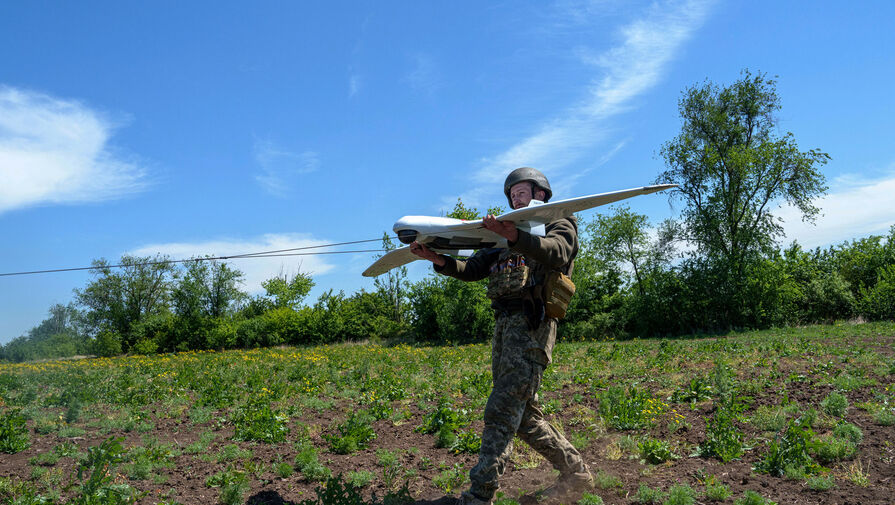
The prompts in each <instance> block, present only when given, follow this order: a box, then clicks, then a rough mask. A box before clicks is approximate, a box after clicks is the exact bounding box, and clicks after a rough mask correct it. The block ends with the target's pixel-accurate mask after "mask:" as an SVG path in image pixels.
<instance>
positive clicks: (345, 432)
mask: <svg viewBox="0 0 895 505" xmlns="http://www.w3.org/2000/svg"><path fill="white" fill-rule="evenodd" d="M372 422H373V418H372V417H371V416H370V415H369V413H368V412H367V411H365V410H359V411H357V412H352V413H351V414H350V415H349V416H348V419H346V420H345V422H343V423H341V424H339V425H338V427H337V428H336V430H337V431H338V435H324V438H325V439H326V440H327V442H329V447H330V450H331V451H333V452H334V453H336V454H351V453H354V452H357V451H358V450H359V449H365V448H366V447H367V445H369V443H370V442H371V441H372V440H373V439H375V438H376V432H375V431H374V430H373V426H372Z"/></svg>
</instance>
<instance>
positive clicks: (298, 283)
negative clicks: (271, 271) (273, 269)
mask: <svg viewBox="0 0 895 505" xmlns="http://www.w3.org/2000/svg"><path fill="white" fill-rule="evenodd" d="M261 285H262V286H263V287H264V290H265V291H266V292H267V296H268V297H270V298H272V299H273V306H274V307H275V308H283V307H287V308H291V309H293V310H294V309H297V308H298V307H299V306H301V303H302V301H304V299H305V297H306V296H308V293H310V292H311V289H312V288H313V287H314V279H313V278H311V275H310V274H306V273H303V272H297V273H296V274H295V275H293V276H292V277H291V278H290V277H289V276H288V275H287V274H286V273H285V272H280V275H278V276H276V277H272V278H270V279H267V280H266V281H264V282H262V283H261Z"/></svg>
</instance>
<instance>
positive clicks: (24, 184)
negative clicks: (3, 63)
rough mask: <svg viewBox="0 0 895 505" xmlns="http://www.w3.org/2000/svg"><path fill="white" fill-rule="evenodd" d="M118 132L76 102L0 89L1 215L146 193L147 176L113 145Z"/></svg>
mask: <svg viewBox="0 0 895 505" xmlns="http://www.w3.org/2000/svg"><path fill="white" fill-rule="evenodd" d="M114 129H115V125H113V124H112V122H111V121H110V120H109V119H107V118H106V117H105V116H104V115H103V114H101V113H99V112H98V111H95V110H93V109H91V108H89V107H87V106H86V105H84V104H82V103H79V102H77V101H74V100H65V99H60V98H55V97H52V96H49V95H46V94H42V93H36V92H33V91H28V90H22V89H17V88H12V87H8V86H0V179H2V181H3V183H2V184H0V213H3V212H6V211H9V210H13V209H19V208H24V207H30V206H34V205H46V204H69V203H81V202H96V201H102V200H110V199H115V198H121V197H123V196H126V195H130V194H133V193H136V192H138V191H142V190H144V189H145V188H146V187H147V182H146V172H145V170H144V169H143V168H142V167H140V166H139V165H137V163H136V162H134V161H131V160H126V159H123V158H122V156H121V155H120V154H117V153H116V152H114V151H113V150H112V148H111V147H110V145H109V139H110V138H111V136H112V133H113V131H114Z"/></svg>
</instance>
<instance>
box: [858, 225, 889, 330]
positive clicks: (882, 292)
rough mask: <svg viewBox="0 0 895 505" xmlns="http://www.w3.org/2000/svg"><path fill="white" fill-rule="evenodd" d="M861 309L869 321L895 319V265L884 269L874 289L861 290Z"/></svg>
mask: <svg viewBox="0 0 895 505" xmlns="http://www.w3.org/2000/svg"><path fill="white" fill-rule="evenodd" d="M890 240H891V239H890ZM860 307H861V313H862V314H863V315H864V316H865V317H866V318H867V319H872V320H886V319H895V265H888V266H886V267H885V268H883V269H882V271H881V272H880V273H879V277H878V279H877V282H876V284H874V285H873V287H872V288H870V289H861V303H860Z"/></svg>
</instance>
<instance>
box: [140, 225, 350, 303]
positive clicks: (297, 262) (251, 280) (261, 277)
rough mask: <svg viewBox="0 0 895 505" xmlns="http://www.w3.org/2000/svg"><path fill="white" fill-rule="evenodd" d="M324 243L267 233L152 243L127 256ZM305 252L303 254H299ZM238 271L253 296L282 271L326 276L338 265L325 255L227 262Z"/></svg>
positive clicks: (231, 252)
mask: <svg viewBox="0 0 895 505" xmlns="http://www.w3.org/2000/svg"><path fill="white" fill-rule="evenodd" d="M326 243H327V242H326V241H324V240H319V239H315V238H313V237H311V236H309V235H305V234H294V233H292V234H290V233H286V234H266V235H263V236H261V237H258V238H253V239H247V240H209V241H205V242H174V243H164V244H150V245H146V246H142V247H139V248H137V249H134V250H132V251H128V254H132V255H136V256H154V255H156V254H164V255H168V256H169V257H171V258H172V259H187V258H193V257H202V256H231V255H236V254H247V253H255V252H261V251H276V250H281V249H292V248H296V247H309V246H320V245H325V244H326ZM324 250H326V249H323V248H321V249H312V250H310V251H307V252H314V251H324ZM296 252H302V251H296ZM228 263H231V264H232V265H233V266H234V267H235V268H238V269H239V270H240V271H241V272H242V273H243V274H245V277H244V278H243V285H244V287H245V288H246V290H248V291H249V292H250V293H253V294H254V293H261V292H263V291H264V288H263V287H262V286H261V283H262V282H263V281H265V280H267V279H270V278H271V277H274V276H276V275H279V274H280V272H285V273H287V274H294V273H296V272H298V271H301V272H304V273H308V274H312V275H323V274H325V273H327V272H329V271H330V270H332V269H333V268H335V266H334V265H333V264H332V263H329V262H328V261H327V259H326V257H325V256H285V257H273V258H251V259H233V260H228Z"/></svg>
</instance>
